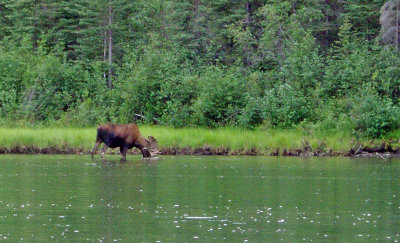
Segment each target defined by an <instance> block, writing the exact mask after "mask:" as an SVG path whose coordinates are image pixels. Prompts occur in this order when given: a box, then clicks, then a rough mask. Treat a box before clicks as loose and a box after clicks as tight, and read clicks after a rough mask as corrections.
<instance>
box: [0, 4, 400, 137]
mask: <svg viewBox="0 0 400 243" xmlns="http://www.w3.org/2000/svg"><path fill="white" fill-rule="evenodd" d="M398 46H399V1H398V0H396V1H394V0H390V1H384V0H347V1H342V0H152V1H148V0H91V1H85V0H32V1H29V0H1V1H0V125H2V126H16V125H19V126H33V125H42V126H50V125H51V126H53V125H56V126H76V127H91V126H95V125H97V124H99V123H104V122H112V123H128V122H133V121H136V122H138V123H144V124H153V123H157V124H160V125H165V126H171V127H206V128H217V127H241V128H245V129H259V128H268V129H270V128H279V129H281V128H284V129H286V128H294V127H302V128H303V129H314V130H324V131H330V132H332V133H334V132H335V131H348V132H349V133H351V134H354V135H356V136H360V137H368V138H381V137H384V136H387V135H388V134H390V133H393V132H396V131H398V129H399V128H400V102H399V98H400V86H399V85H400V55H399V51H398Z"/></svg>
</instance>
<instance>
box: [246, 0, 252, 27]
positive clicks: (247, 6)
mask: <svg viewBox="0 0 400 243" xmlns="http://www.w3.org/2000/svg"><path fill="white" fill-rule="evenodd" d="M250 22H251V20H250V2H249V0H247V1H246V25H247V26H249V25H250Z"/></svg>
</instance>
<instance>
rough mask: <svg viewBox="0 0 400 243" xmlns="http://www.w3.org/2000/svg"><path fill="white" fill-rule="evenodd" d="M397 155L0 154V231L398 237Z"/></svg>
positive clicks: (27, 236) (208, 237)
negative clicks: (394, 157)
mask: <svg viewBox="0 0 400 243" xmlns="http://www.w3.org/2000/svg"><path fill="white" fill-rule="evenodd" d="M399 182H400V161H399V160H392V161H386V162H385V161H381V160H374V159H347V158H311V159H310V158H309V159H305V158H270V157H161V158H159V159H157V160H141V159H140V158H139V157H134V156H130V157H128V162H126V163H120V162H119V157H117V156H115V157H109V159H108V161H102V160H101V159H95V160H93V161H92V160H91V159H90V158H89V156H23V155H20V156H15V155H2V156H0V240H2V239H3V240H4V239H5V240H9V241H10V242H18V241H20V242H24V241H27V242H31V241H57V240H67V241H86V240H89V241H97V242H120V241H121V242H196V241H199V242H204V241H207V242H208V241H216V242H219V241H224V240H225V241H227V242H232V241H234V242H278V241H283V242H298V241H306V242H309V241H317V242H321V241H323V242H327V241H337V242H365V241H388V242H398V241H399V240H400V199H399V198H400V186H399V184H400V183H399Z"/></svg>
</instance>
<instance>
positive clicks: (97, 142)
mask: <svg viewBox="0 0 400 243" xmlns="http://www.w3.org/2000/svg"><path fill="white" fill-rule="evenodd" d="M100 144H101V142H100V141H96V144H95V145H94V148H93V149H92V152H91V154H92V159H93V157H94V155H95V154H96V151H97V149H98V148H99V146H100Z"/></svg>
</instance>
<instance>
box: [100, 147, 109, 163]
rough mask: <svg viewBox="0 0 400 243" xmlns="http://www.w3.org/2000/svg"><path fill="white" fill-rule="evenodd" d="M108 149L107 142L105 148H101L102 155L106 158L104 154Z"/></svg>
mask: <svg viewBox="0 0 400 243" xmlns="http://www.w3.org/2000/svg"><path fill="white" fill-rule="evenodd" d="M107 149H108V146H107V144H104V146H103V148H102V149H101V157H102V158H103V159H104V155H105V154H106V151H107Z"/></svg>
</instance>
